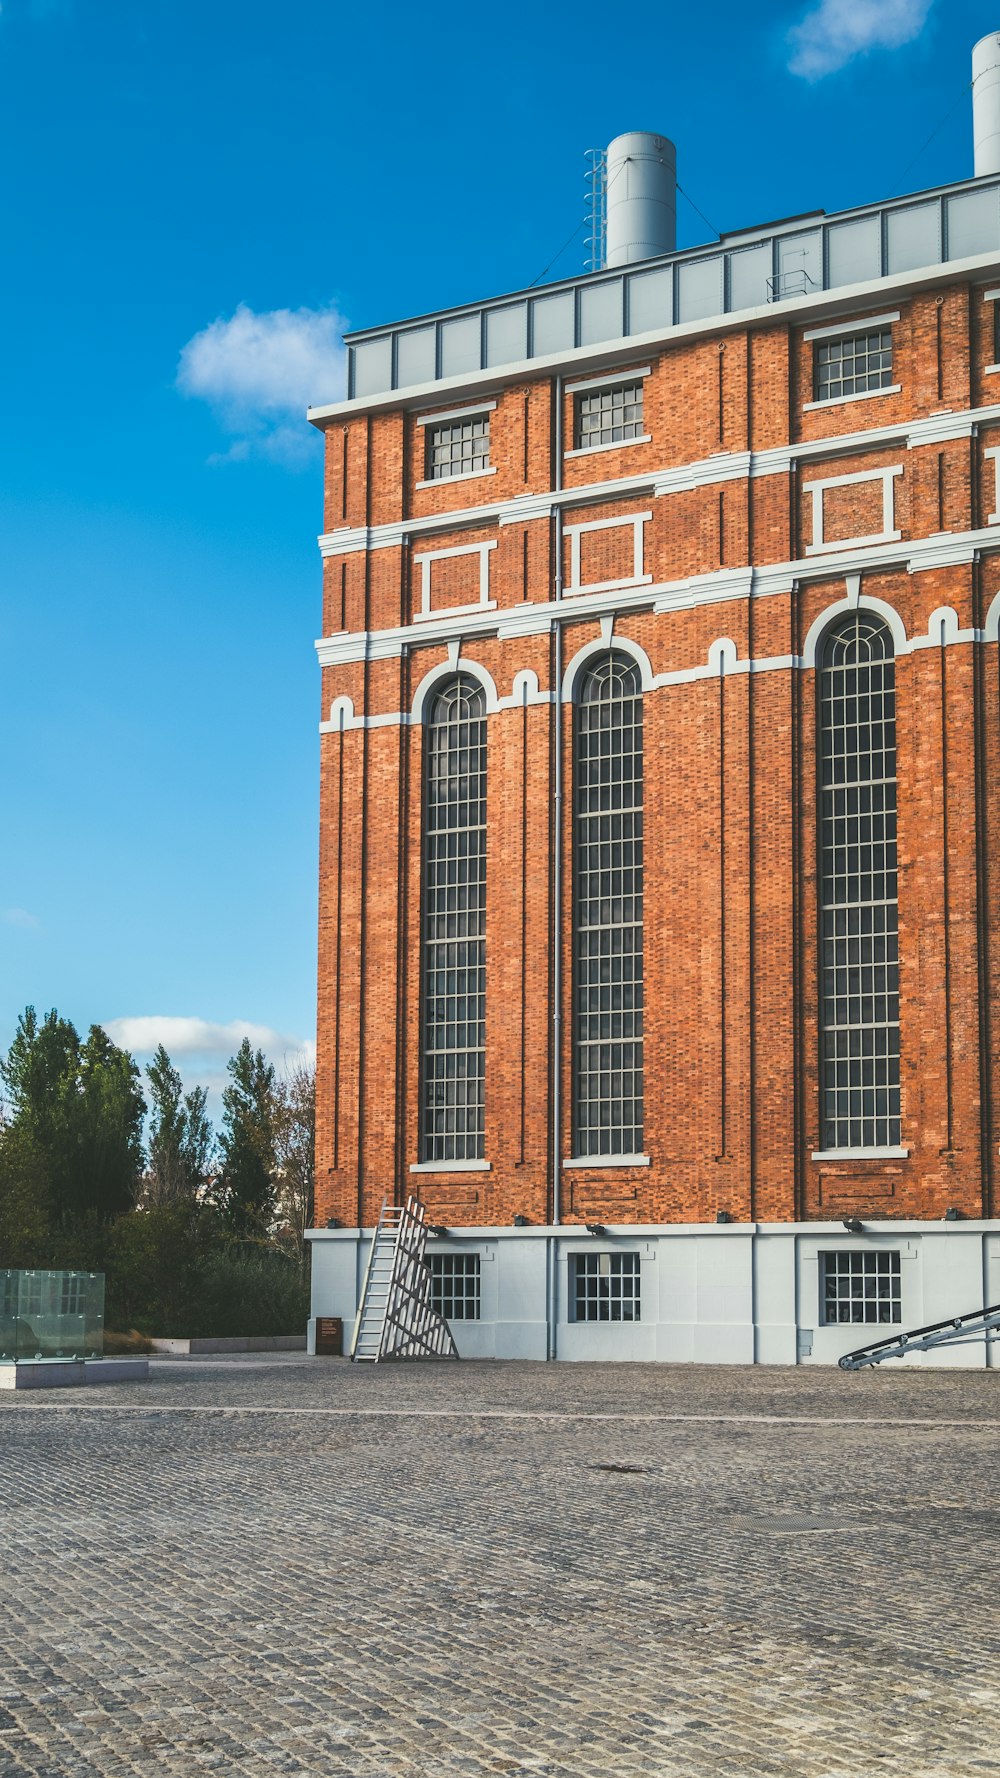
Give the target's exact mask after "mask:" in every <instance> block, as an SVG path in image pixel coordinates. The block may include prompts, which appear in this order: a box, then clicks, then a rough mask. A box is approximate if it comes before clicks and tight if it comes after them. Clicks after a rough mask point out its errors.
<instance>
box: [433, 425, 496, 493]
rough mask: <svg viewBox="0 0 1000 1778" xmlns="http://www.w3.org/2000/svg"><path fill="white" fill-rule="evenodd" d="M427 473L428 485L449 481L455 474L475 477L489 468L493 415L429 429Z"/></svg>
mask: <svg viewBox="0 0 1000 1778" xmlns="http://www.w3.org/2000/svg"><path fill="white" fill-rule="evenodd" d="M425 432H426V451H427V461H426V474H427V480H428V481H429V482H443V481H448V480H449V479H450V478H451V477H452V476H456V475H475V474H476V473H477V472H478V471H479V470H482V469H488V468H489V466H490V416H489V414H475V415H473V416H472V417H471V418H470V419H467V420H447V421H443V422H442V423H441V425H440V426H427V427H426V428H425Z"/></svg>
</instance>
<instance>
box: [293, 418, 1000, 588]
mask: <svg viewBox="0 0 1000 1778" xmlns="http://www.w3.org/2000/svg"><path fill="white" fill-rule="evenodd" d="M997 423H1000V403H994V404H993V405H991V406H990V407H979V408H968V409H964V410H962V411H961V412H958V413H939V414H929V415H927V416H926V417H925V418H922V419H917V420H901V421H899V422H897V423H896V424H895V425H892V426H873V427H871V428H870V429H869V430H868V431H866V432H844V433H840V434H839V435H838V436H837V437H834V438H810V439H802V440H800V441H799V442H798V443H797V444H790V445H774V446H772V447H771V448H770V449H768V450H765V451H732V452H728V451H719V452H716V453H715V455H713V456H711V457H700V458H698V459H697V460H696V461H695V462H693V463H679V464H675V465H673V466H672V467H670V468H666V469H654V470H647V471H644V472H642V473H641V474H638V475H626V476H621V477H620V478H619V479H618V480H616V481H601V482H587V483H584V484H582V485H581V486H580V487H575V488H553V489H550V490H548V491H546V492H545V493H539V494H516V495H515V496H514V497H513V498H512V499H510V500H496V501H493V502H492V503H491V504H489V505H487V506H465V507H459V508H458V509H457V510H455V511H450V512H435V513H425V514H422V515H421V516H420V517H419V518H412V519H392V520H390V521H389V522H388V523H387V524H384V525H356V526H344V527H343V528H342V529H340V530H337V531H327V532H325V533H324V534H323V535H322V536H321V537H320V538H319V539H318V543H319V549H320V554H321V555H322V556H324V557H325V556H342V555H350V554H352V553H353V552H354V551H355V550H365V549H399V548H400V547H401V546H402V545H403V544H404V543H405V542H406V541H407V540H408V539H409V538H416V537H427V536H429V535H433V533H435V532H439V531H460V530H464V529H466V528H468V527H472V526H476V525H495V524H500V525H518V524H525V523H528V522H529V521H531V520H533V519H548V518H550V517H551V515H552V513H553V512H555V511H556V509H557V508H559V507H562V508H564V509H565V508H566V507H573V506H595V505H598V504H600V503H601V502H604V501H609V500H622V499H631V498H633V497H634V498H640V497H641V496H642V495H644V494H651V495H654V496H657V497H659V496H662V495H669V494H680V493H689V492H690V491H691V490H692V489H694V488H705V487H712V486H714V485H716V484H718V483H720V482H730V481H744V480H745V479H746V478H747V477H748V476H749V477H750V478H751V480H754V481H756V480H758V479H759V478H760V477H761V476H769V475H787V474H788V472H789V470H790V469H791V467H792V465H793V464H794V463H805V462H809V461H811V460H812V459H814V458H824V459H827V460H829V461H834V460H835V459H836V458H838V457H849V456H856V455H857V454H858V452H860V451H874V450H879V449H880V448H883V447H885V446H889V445H899V446H902V447H903V448H905V449H906V450H910V451H912V450H917V449H919V448H920V447H921V446H922V445H936V444H945V443H947V442H948V441H949V440H951V439H961V438H972V437H974V436H975V434H976V432H977V430H978V428H979V427H980V426H989V425H995V424H997Z"/></svg>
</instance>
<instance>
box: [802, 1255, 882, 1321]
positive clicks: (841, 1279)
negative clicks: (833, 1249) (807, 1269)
mask: <svg viewBox="0 0 1000 1778" xmlns="http://www.w3.org/2000/svg"><path fill="white" fill-rule="evenodd" d="M819 1262H820V1321H821V1322H822V1324H823V1326H824V1327H839V1326H841V1325H842V1324H844V1323H847V1324H854V1323H858V1324H859V1325H860V1324H861V1323H863V1322H875V1323H878V1324H882V1323H885V1322H898V1321H899V1320H900V1319H901V1302H900V1278H899V1254H898V1252H887V1253H856V1252H855V1253H851V1252H840V1253H821V1254H820V1256H819Z"/></svg>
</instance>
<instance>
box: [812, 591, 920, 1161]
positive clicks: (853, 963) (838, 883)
mask: <svg viewBox="0 0 1000 1778" xmlns="http://www.w3.org/2000/svg"><path fill="white" fill-rule="evenodd" d="M819 734H820V847H819V852H820V858H819V866H820V871H819V878H820V947H821V965H820V1030H821V1046H822V1051H821V1068H822V1080H821V1089H822V1136H821V1146H822V1147H823V1148H824V1149H835V1148H895V1147H897V1146H898V1144H899V1135H900V1122H899V933H898V916H897V902H896V669H895V662H894V659H893V650H892V637H891V635H890V633H889V630H888V628H887V626H886V625H885V624H884V623H883V622H882V621H881V620H880V619H879V618H877V617H874V616H873V615H872V613H871V612H869V611H862V610H858V611H856V612H852V614H851V615H850V617H846V618H844V619H842V620H841V621H840V622H839V623H837V624H836V625H835V626H834V628H833V629H831V630H830V631H829V632H828V634H827V636H826V639H825V642H824V644H823V651H822V656H821V663H820V672H819Z"/></svg>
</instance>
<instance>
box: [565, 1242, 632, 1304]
mask: <svg viewBox="0 0 1000 1778" xmlns="http://www.w3.org/2000/svg"><path fill="white" fill-rule="evenodd" d="M570 1264H571V1265H572V1268H573V1303H574V1312H575V1315H576V1319H577V1321H638V1320H639V1309H640V1301H639V1298H640V1284H639V1255H638V1254H637V1253H576V1254H574V1255H573V1258H572V1260H571V1261H570Z"/></svg>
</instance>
